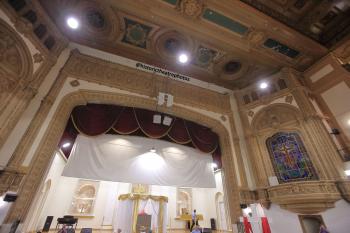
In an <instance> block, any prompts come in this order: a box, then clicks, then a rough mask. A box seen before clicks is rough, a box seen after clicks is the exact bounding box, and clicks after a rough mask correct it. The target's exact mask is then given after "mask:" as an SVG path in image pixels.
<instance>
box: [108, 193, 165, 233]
mask: <svg viewBox="0 0 350 233" xmlns="http://www.w3.org/2000/svg"><path fill="white" fill-rule="evenodd" d="M131 197H132V195H130V198H131ZM153 197H156V198H155V199H156V200H155V199H152V197H149V198H148V197H147V195H146V196H145V197H142V198H135V196H134V197H132V198H131V199H126V198H123V199H122V200H119V201H118V207H117V215H116V218H115V219H114V221H113V232H115V233H116V232H118V229H120V230H121V232H122V233H124V232H125V233H133V224H135V222H136V221H135V219H136V218H137V215H139V214H147V215H151V229H152V231H153V232H155V233H166V225H167V212H168V210H167V202H166V201H160V200H158V198H157V196H153ZM135 205H137V212H136V213H134V212H133V211H134V206H135ZM161 208H162V211H161ZM134 214H135V216H134ZM160 215H161V216H160ZM160 219H161V221H163V224H161V223H159V222H158V221H159V220H160ZM160 228H161V229H160Z"/></svg>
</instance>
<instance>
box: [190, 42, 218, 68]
mask: <svg viewBox="0 0 350 233" xmlns="http://www.w3.org/2000/svg"><path fill="white" fill-rule="evenodd" d="M216 55H217V52H216V51H214V50H212V49H209V48H205V47H203V46H200V47H199V48H198V50H197V54H196V57H195V62H194V63H195V64H196V65H199V66H201V67H208V66H209V65H210V64H211V63H212V61H213V60H214V58H215V56H216Z"/></svg>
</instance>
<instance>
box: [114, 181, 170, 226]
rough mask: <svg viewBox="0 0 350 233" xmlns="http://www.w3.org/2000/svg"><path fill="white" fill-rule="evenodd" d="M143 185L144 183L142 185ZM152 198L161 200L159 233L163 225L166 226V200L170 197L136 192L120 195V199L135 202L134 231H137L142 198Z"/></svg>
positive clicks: (133, 213) (133, 212) (133, 214)
mask: <svg viewBox="0 0 350 233" xmlns="http://www.w3.org/2000/svg"><path fill="white" fill-rule="evenodd" d="M141 186H142V185H141ZM148 199H151V200H153V201H158V202H159V214H158V233H163V226H164V217H163V214H164V206H163V204H164V202H168V197H165V196H154V195H145V194H134V193H128V194H122V195H120V196H119V197H118V200H120V201H125V200H132V201H134V203H133V211H132V219H133V220H132V232H133V233H136V232H137V217H138V210H139V204H140V200H148Z"/></svg>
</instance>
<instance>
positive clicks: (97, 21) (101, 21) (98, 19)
mask: <svg viewBox="0 0 350 233" xmlns="http://www.w3.org/2000/svg"><path fill="white" fill-rule="evenodd" d="M86 20H87V22H88V23H89V25H90V26H92V27H94V28H96V29H102V28H103V27H104V26H105V21H106V20H105V18H104V16H103V15H102V13H101V12H99V11H98V10H96V9H90V10H88V11H87V12H86Z"/></svg>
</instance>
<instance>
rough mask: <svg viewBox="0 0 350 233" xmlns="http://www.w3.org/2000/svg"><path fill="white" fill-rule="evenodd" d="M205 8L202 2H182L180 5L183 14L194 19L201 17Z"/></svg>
mask: <svg viewBox="0 0 350 233" xmlns="http://www.w3.org/2000/svg"><path fill="white" fill-rule="evenodd" d="M203 8H204V5H203V1H202V0H182V1H181V3H180V10H181V12H182V14H183V15H185V16H187V17H190V18H193V19H194V18H198V17H199V16H200V15H201V13H202V11H203Z"/></svg>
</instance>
